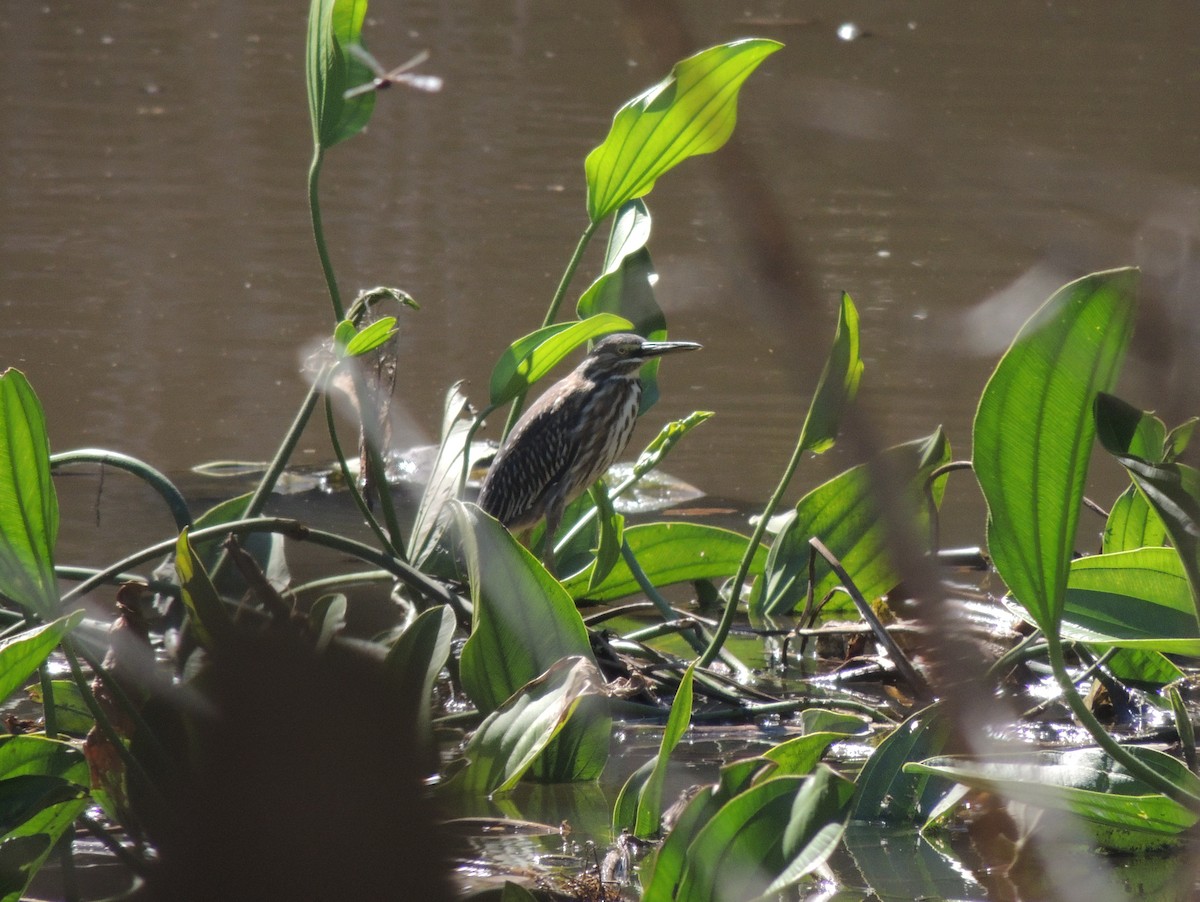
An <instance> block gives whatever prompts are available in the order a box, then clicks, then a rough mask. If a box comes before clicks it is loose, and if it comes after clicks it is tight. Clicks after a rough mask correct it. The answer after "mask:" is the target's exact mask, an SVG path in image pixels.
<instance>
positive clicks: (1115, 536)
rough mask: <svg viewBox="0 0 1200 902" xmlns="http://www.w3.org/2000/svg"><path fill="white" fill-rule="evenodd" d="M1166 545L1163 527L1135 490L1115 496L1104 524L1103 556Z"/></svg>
mask: <svg viewBox="0 0 1200 902" xmlns="http://www.w3.org/2000/svg"><path fill="white" fill-rule="evenodd" d="M1166 541H1167V527H1166V526H1165V525H1164V524H1163V521H1162V518H1161V517H1160V516H1159V515H1158V514H1156V513H1155V512H1154V508H1152V507H1151V506H1150V502H1148V501H1147V500H1146V496H1145V495H1143V494H1142V493H1141V492H1139V491H1138V488H1137V486H1135V485H1131V486H1129V487H1128V488H1127V489H1125V491H1123V492H1122V493H1121V494H1120V495H1119V496H1117V500H1116V502H1114V503H1113V506H1112V510H1111V511H1109V512H1108V520H1107V521H1106V522H1105V524H1104V540H1103V545H1102V547H1103V549H1104V553H1105V554H1111V553H1113V552H1116V551H1132V550H1133V549H1135V548H1145V547H1146V546H1148V545H1165V544H1166Z"/></svg>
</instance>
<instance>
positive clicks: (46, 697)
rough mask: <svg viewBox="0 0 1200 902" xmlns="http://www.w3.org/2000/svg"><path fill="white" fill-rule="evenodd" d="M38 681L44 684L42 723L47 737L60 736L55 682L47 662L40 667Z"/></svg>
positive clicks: (54, 737)
mask: <svg viewBox="0 0 1200 902" xmlns="http://www.w3.org/2000/svg"><path fill="white" fill-rule="evenodd" d="M38 682H40V683H41V686H42V723H43V729H44V730H45V732H46V738H47V739H57V738H58V711H57V709H56V708H55V707H54V683H53V681H52V679H51V677H50V668H48V667H47V666H46V665H45V664H43V665H42V666H41V667H39V668H38Z"/></svg>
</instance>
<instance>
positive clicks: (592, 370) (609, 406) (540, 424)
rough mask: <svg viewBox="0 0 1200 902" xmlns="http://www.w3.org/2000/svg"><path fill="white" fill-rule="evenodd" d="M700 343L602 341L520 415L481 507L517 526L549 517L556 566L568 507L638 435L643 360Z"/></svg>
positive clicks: (548, 555) (549, 549)
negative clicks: (556, 536) (561, 525)
mask: <svg viewBox="0 0 1200 902" xmlns="http://www.w3.org/2000/svg"><path fill="white" fill-rule="evenodd" d="M699 347H700V345H698V344H696V343H695V342H694V341H647V340H646V339H644V338H642V337H641V336H640V335H633V334H631V333H624V332H622V333H618V334H616V335H607V336H605V337H604V338H602V339H600V341H598V342H596V344H595V346H594V347H593V348H592V350H591V353H589V354H588V355H587V357H585V358H584V359H583V362H582V363H580V364H579V366H577V367H576V368H575V370H574V371H573V372H572V373H571V374H570V375H568V376H567V377H566V378H564V379H562V380H560V381H559V382H556V383H555V384H554V385H553V386H551V388H550V390H549V391H547V392H546V393H545V394H544V395H542V396H541V397H540V398H538V399H537V401H536V403H534V405H533V406H532V407H530V408H529V410H527V411H526V412H525V414H524V415H523V416H522V417H521V419H520V420H518V421H517V425H516V426H515V427H513V430H512V432H511V433H510V434H509V436H508V439H507V441H505V443H504V446H503V447H502V448H501V449H500V450H499V452H497V454H496V458H495V460H494V461H493V462H492V466H491V468H490V469H489V470H488V473H487V477H486V478H485V479H484V481H483V488H482V490H481V491H480V493H479V506H480V507H481V508H483V510H484V511H486V512H487V513H489V514H491V515H492V516H493V517H495V518H496V519H497V520H499V521H500V522H501V523H503V524H504V525H505V526H507V527H508V528H509V529H510V530H512V531H514V532H516V531H520V530H523V529H528V528H529V527H531V526H533V525H534V524H536V523H537V522H538V521H539V520H540V519H542V517H545V518H546V536H547V539H546V552H545V556H544V557H545V561H546V567H547V569H549V570H550V571H551V572H553V570H554V545H553V537H554V534H555V532H557V531H558V525H559V521H560V519H561V518H562V513H563V509H564V508H565V507H566V506H567V505H568V504H570V503H571V501H573V500H574V499H575V498H576V497H577V496H578V495H579V494H580V493H581V492H583V491H584V489H586V488H588V486H590V485H591V484H592V483H593V482H595V481H596V480H597V479H599V478H600V477H601V476H603V475H604V472H605V471H606V470H607V469H608V468H609V467H610V466H612V464H613V462H614V461H615V460H616V459H617V455H619V454H620V453H621V452H622V451H624V450H625V445H626V444H628V442H629V437H630V436H631V435H632V434H633V425H634V422H635V421H636V420H637V415H638V408H639V406H640V404H641V400H642V382H641V379H640V378H639V371H640V370H641V368H642V364H644V363H645V362H646V361H647V360H650V359H651V358H653V357H659V356H661V355H663V354H668V353H670V352H672V351H692V350H695V349H697V348H699Z"/></svg>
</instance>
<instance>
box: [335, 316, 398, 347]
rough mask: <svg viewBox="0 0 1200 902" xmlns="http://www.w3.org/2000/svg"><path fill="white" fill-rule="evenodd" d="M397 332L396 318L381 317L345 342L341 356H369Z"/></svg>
mask: <svg viewBox="0 0 1200 902" xmlns="http://www.w3.org/2000/svg"><path fill="white" fill-rule="evenodd" d="M399 331H400V330H399V329H397V328H396V317H394V316H384V317H381V318H379V319H377V320H375V322H373V323H371V324H370V325H368V326H366V327H365V328H364V329H363V330H362V331H361V332H358V333H356V334H355V335H354V336H353V337H352V338H351V339H350V340H349V341H347V342H346V345H345V349H344V351H343V356H345V357H361V356H362V355H363V354H369V353H370V352H371V351H374V350H375V349H376V348H378V347H379V346H380V345H383V344H385V343H386V342H387V340H388V339H390V338H391V337H392V336H394V335H395V334H396V333H397V332H399Z"/></svg>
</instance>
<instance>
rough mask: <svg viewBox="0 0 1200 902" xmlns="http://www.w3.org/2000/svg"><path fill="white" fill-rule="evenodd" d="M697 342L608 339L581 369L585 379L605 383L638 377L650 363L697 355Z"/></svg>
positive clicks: (626, 336) (627, 336)
mask: <svg viewBox="0 0 1200 902" xmlns="http://www.w3.org/2000/svg"><path fill="white" fill-rule="evenodd" d="M700 347H701V345H698V344H696V342H694V341H647V340H646V339H644V338H642V336H640V335H634V334H633V333H632V332H618V333H616V334H615V335H606V336H604V337H603V338H601V339H600V340H599V341H598V342H596V344H595V345H594V346H593V347H592V350H591V353H589V354H588V355H587V357H586V358H584V361H583V363H582V364H580V368H581V369H582V370H583V373H584V375H585V376H588V377H590V378H592V379H602V378H605V377H611V376H626V375H629V374H631V373H636V372H637V371H638V370H640V369H641V368H642V364H644V363H645V362H646V361H647V360H650V359H651V358H653V357H661V356H662V355H663V354H670V353H671V352H673V351H695V350H696V349H698V348H700Z"/></svg>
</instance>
